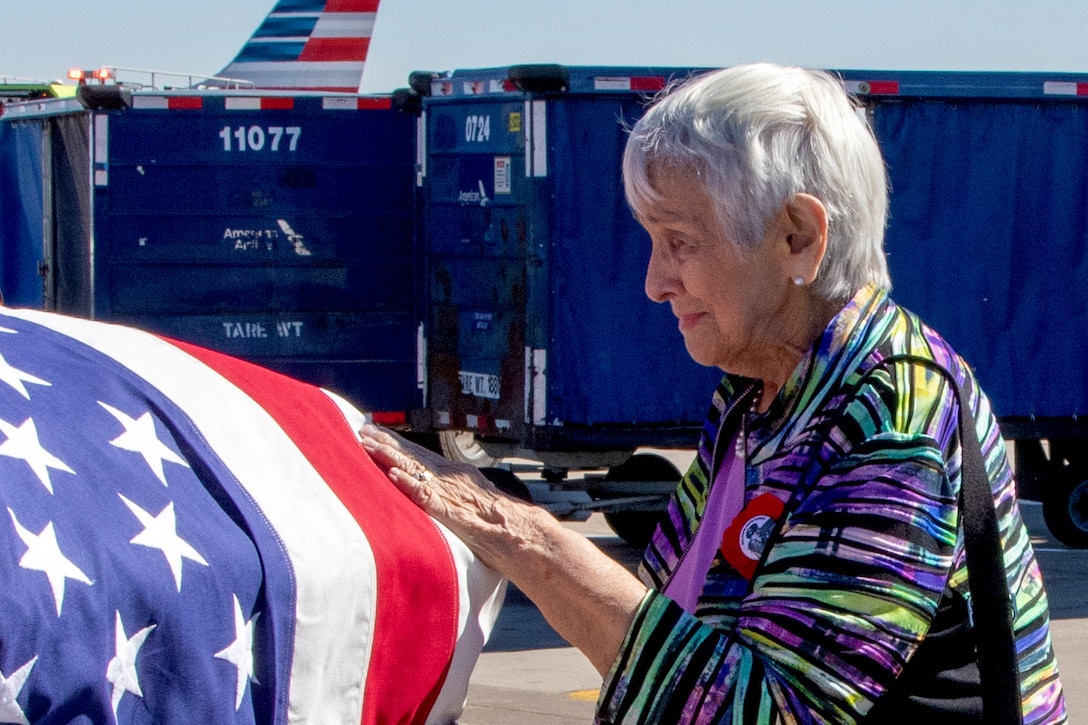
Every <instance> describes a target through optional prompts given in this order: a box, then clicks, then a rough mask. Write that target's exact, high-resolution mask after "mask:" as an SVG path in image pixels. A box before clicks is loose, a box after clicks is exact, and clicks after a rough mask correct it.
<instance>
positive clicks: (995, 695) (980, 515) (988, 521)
mask: <svg viewBox="0 0 1088 725" xmlns="http://www.w3.org/2000/svg"><path fill="white" fill-rule="evenodd" d="M893 362H911V363H921V364H924V365H926V366H927V367H929V368H930V369H932V370H935V371H937V372H939V373H940V374H941V375H943V376H944V377H945V378H946V379H947V380H948V381H949V383H950V384H951V385H952V387H953V389H955V391H956V398H957V400H958V402H959V408H960V415H959V433H960V459H961V463H960V465H961V469H960V474H961V480H962V485H961V487H960V518H961V520H962V522H963V538H964V548H965V549H966V555H967V581H968V584H969V586H970V588H971V609H972V612H973V619H974V630H975V640H976V642H977V644H976V648H977V652H978V670H979V679H980V681H981V684H982V711H983V714H984V717H985V721H986V722H987V723H995V724H998V725H1004V724H1005V723H1015V725H1020V724H1021V723H1023V703H1022V702H1021V699H1020V670H1019V667H1018V666H1017V657H1016V642H1015V638H1014V635H1013V615H1012V606H1011V602H1010V599H1009V584H1008V580H1007V579H1006V576H1005V556H1004V551H1003V550H1002V548H1001V537H1000V535H999V531H998V526H997V511H996V509H995V506H994V496H993V491H992V489H991V488H990V478H989V476H987V475H986V462H985V461H984V460H983V458H982V445H981V444H980V443H979V440H978V426H977V424H976V422H975V415H974V412H973V411H972V409H971V401H970V399H969V398H968V395H967V392H966V391H965V390H964V389H963V387H962V386H961V385H960V384H959V381H958V380H956V376H955V375H953V374H952V373H951V372H950V371H948V370H946V369H944V368H943V367H941V366H940V365H938V364H937V363H936V362H934V361H932V360H927V359H925V358H921V357H916V356H914V355H896V356H893V357H889V358H887V359H886V360H884V361H883V363H884V364H887V363H893Z"/></svg>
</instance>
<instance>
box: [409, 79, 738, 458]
mask: <svg viewBox="0 0 1088 725" xmlns="http://www.w3.org/2000/svg"><path fill="white" fill-rule="evenodd" d="M686 74H687V72H686V71H682V70H677V69H650V68H581V67H564V66H514V67H509V68H495V69H483V70H469V71H454V72H453V73H451V74H448V75H444V76H439V77H429V76H426V75H423V74H414V76H413V87H416V88H418V89H419V90H421V91H422V92H423V94H424V95H425V98H424V99H423V108H424V112H423V119H424V128H425V132H424V134H423V138H424V139H425V145H424V147H423V153H422V154H421V180H422V186H423V198H424V226H425V229H426V238H425V241H424V245H425V250H426V255H425V259H426V264H427V280H428V283H427V295H428V302H429V311H428V314H429V317H428V325H427V327H426V329H427V340H426V343H427V355H426V357H427V383H428V391H427V406H426V410H425V411H424V416H425V420H426V424H428V425H430V426H433V427H434V428H437V429H444V430H457V431H463V432H465V433H471V434H472V436H474V437H475V439H476V441H478V442H479V444H480V445H481V446H482V447H483V449H484V450H485V451H486V452H488V453H490V454H492V455H495V454H500V455H501V454H510V453H519V454H521V455H529V456H532V457H534V458H538V459H540V460H542V461H544V462H545V464H546V465H551V466H554V467H557V468H567V467H570V468H577V467H585V466H594V465H606V466H610V465H615V464H618V463H621V462H622V461H623V460H624V459H625V458H626V456H627V455H629V454H630V453H631V451H633V450H634V449H635V448H637V447H640V446H658V447H693V446H694V445H695V443H696V442H697V439H698V434H699V429H700V428H701V425H702V421H703V419H704V417H705V414H706V411H707V407H708V405H709V401H710V394H711V392H712V390H713V388H714V385H715V384H716V382H717V380H718V379H720V375H721V373H720V371H718V370H713V369H708V368H704V367H701V366H699V365H697V364H696V363H694V362H692V360H691V359H690V358H689V357H688V354H687V352H686V351H685V349H684V344H683V339H682V337H681V335H680V333H679V331H678V329H677V323H676V319H675V318H674V317H673V315H672V314H671V312H670V311H669V308H668V306H667V305H658V304H655V303H653V302H651V301H650V300H649V299H648V298H647V297H646V295H645V293H644V291H643V283H642V280H643V277H644V273H645V269H646V263H647V260H648V258H649V239H648V237H647V236H646V234H645V232H644V231H643V230H642V228H641V227H640V226H639V225H638V224H637V222H635V220H634V218H633V217H632V215H631V212H630V210H629V209H628V207H627V205H626V202H625V200H624V197H623V192H622V187H621V182H620V159H621V156H622V153H623V144H624V135H625V130H624V126H625V124H628V123H632V122H633V121H634V120H636V119H637V118H638V117H639V116H640V115H641V113H642V110H643V108H644V105H645V103H646V102H647V101H648V99H650V98H651V97H652V96H653V95H654V93H656V92H658V91H660V90H661V89H662V88H664V87H665V85H666V83H668V82H669V80H670V79H672V78H674V77H680V76H683V75H686Z"/></svg>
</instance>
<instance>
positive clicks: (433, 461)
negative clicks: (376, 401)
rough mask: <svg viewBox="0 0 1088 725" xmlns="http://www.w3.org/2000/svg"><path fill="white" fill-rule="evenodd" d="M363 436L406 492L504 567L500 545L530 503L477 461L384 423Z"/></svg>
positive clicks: (367, 427)
mask: <svg viewBox="0 0 1088 725" xmlns="http://www.w3.org/2000/svg"><path fill="white" fill-rule="evenodd" d="M359 435H360V436H361V437H362V443H363V448H365V449H366V451H367V453H369V454H370V457H371V458H373V459H374V462H375V463H377V464H378V465H379V466H380V467H382V468H384V469H385V472H386V475H387V476H389V480H390V481H392V482H393V484H394V485H395V486H396V487H397V488H398V489H400V491H401V492H402V493H404V495H406V496H407V497H408V498H409V499H410V500H411V501H412V502H413V503H415V504H416V505H417V506H419V507H420V508H421V509H423V510H424V511H426V512H427V513H428V514H429V515H430V516H432V517H433V518H435V519H436V520H438V521H440V522H442V524H444V525H445V526H446V527H447V528H449V529H450V530H451V531H452V532H453V533H454V534H456V535H457V536H458V537H459V538H461V539H462V540H463V541H464V542H465V543H466V544H468V545H469V546H470V547H471V548H472V550H473V551H474V552H475V553H476V555H477V556H479V557H480V559H481V560H483V561H484V563H486V564H488V565H489V566H491V567H493V568H496V569H498V570H499V571H500V572H502V563H501V561H500V560H499V559H498V558H497V557H496V554H497V553H498V552H497V551H496V550H495V549H496V545H497V544H499V543H500V541H499V540H501V539H502V538H503V537H504V536H505V535H506V534H508V533H510V529H511V527H512V526H514V522H515V521H516V520H517V518H518V516H517V512H518V511H519V509H520V510H521V513H522V514H525V513H527V512H525V511H524V509H525V508H526V507H528V505H527V504H524V503H522V502H519V501H516V500H514V499H513V498H511V497H509V496H507V495H506V494H504V493H502V492H501V491H499V490H498V488H496V487H495V485H494V484H492V483H491V482H490V481H488V480H487V478H485V477H484V475H483V474H482V473H480V471H479V469H477V468H475V467H474V466H472V465H469V464H467V463H454V462H453V461H450V460H449V459H447V458H444V457H442V456H440V455H438V454H437V453H434V452H433V451H430V450H427V449H426V448H424V447H423V446H419V445H416V444H414V443H412V442H411V441H408V440H405V439H404V438H402V437H400V436H398V435H396V434H395V433H392V432H390V431H388V430H385V429H384V428H379V427H377V426H374V425H369V424H368V425H365V426H363V428H362V430H360V431H359ZM504 573H505V572H504Z"/></svg>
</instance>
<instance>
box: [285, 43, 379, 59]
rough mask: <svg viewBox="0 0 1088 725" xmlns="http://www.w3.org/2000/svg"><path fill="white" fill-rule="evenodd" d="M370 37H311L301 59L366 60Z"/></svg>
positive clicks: (303, 49)
mask: <svg viewBox="0 0 1088 725" xmlns="http://www.w3.org/2000/svg"><path fill="white" fill-rule="evenodd" d="M368 50H370V38H310V39H309V40H307V41H306V45H305V46H304V47H303V48H302V53H300V54H299V56H298V59H299V60H309V61H326V62H327V61H338V60H348V61H352V60H354V61H358V60H366V54H367V51H368Z"/></svg>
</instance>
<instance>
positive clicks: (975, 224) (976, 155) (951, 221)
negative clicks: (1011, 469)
mask: <svg viewBox="0 0 1088 725" xmlns="http://www.w3.org/2000/svg"><path fill="white" fill-rule="evenodd" d="M842 75H843V77H844V79H845V81H846V86H847V88H848V89H849V90H851V91H853V92H855V93H856V94H857V95H858V97H859V98H860V99H862V100H863V102H864V103H865V105H866V107H867V109H868V111H869V113H870V115H871V118H872V123H873V127H874V129H875V131H876V135H877V138H878V140H879V141H880V144H881V147H882V150H883V152H884V157H885V159H886V161H887V164H888V173H889V177H890V179H891V192H892V193H891V208H890V223H889V227H888V234H887V245H886V248H887V251H888V260H889V264H890V266H891V273H892V281H893V283H894V284H895V290H894V296H895V298H896V299H897V300H898V301H899V302H900V303H901V304H903V305H904V306H905V307H908V308H910V309H913V310H914V311H916V312H918V313H919V314H920V315H921V316H922V317H923V318H924V319H925V320H926V321H927V322H928V323H929V324H930V325H932V326H933V327H934V328H936V329H937V330H939V331H940V332H941V333H942V334H943V335H944V336H945V337H946V338H947V339H948V340H949V341H950V342H952V343H953V345H954V346H955V347H956V349H957V350H958V351H959V352H960V353H961V354H962V355H963V356H964V357H965V358H966V359H967V361H968V362H969V363H970V364H971V365H972V366H973V367H974V369H975V371H976V372H977V374H978V378H979V380H980V381H981V383H982V386H983V388H984V389H985V390H986V391H987V393H988V394H989V396H990V398H991V399H992V402H993V406H994V410H995V412H996V413H997V415H998V417H999V418H1000V420H1001V426H1002V432H1003V434H1004V435H1005V437H1006V438H1009V439H1013V440H1015V441H1016V453H1017V456H1016V462H1017V467H1018V471H1017V473H1018V481H1019V484H1020V490H1021V494H1022V495H1025V496H1026V497H1029V498H1041V499H1042V500H1043V504H1044V513H1045V514H1046V519H1047V524H1048V525H1049V527H1050V529H1051V531H1052V532H1053V533H1054V534H1055V535H1056V536H1057V537H1058V538H1060V539H1061V540H1063V541H1065V542H1066V543H1069V544H1073V545H1077V546H1088V448H1086V447H1085V440H1086V439H1088V418H1086V416H1088V335H1086V334H1085V331H1086V330H1088V294H1086V292H1085V290H1086V289H1088V74H1055V73H967V72H963V73H948V72H940V73H938V72H917V71H916V72H896V71H843V72H842ZM1044 441H1045V444H1044Z"/></svg>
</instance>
